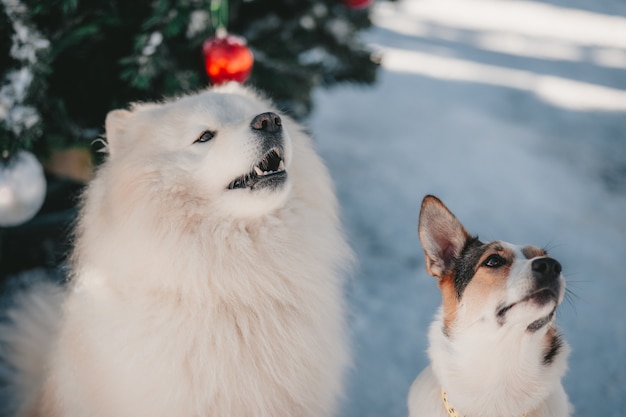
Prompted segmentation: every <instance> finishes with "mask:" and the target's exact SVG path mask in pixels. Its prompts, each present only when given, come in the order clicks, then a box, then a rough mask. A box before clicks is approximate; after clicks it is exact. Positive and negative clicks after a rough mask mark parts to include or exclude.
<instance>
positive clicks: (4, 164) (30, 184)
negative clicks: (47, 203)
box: [0, 150, 46, 227]
mask: <svg viewBox="0 0 626 417" xmlns="http://www.w3.org/2000/svg"><path fill="white" fill-rule="evenodd" d="M45 197H46V179H45V177H44V174H43V168H42V167H41V164H40V163H39V161H38V160H37V158H35V156H34V155H33V154H32V153H30V152H27V151H23V150H21V151H18V153H17V154H15V155H14V156H13V157H12V158H11V159H9V160H7V161H2V160H1V159H0V226H2V227H6V226H17V225H19V224H22V223H24V222H26V221H28V220H30V219H31V218H33V216H35V214H37V212H38V211H39V209H40V208H41V205H42V204H43V201H44V199H45Z"/></svg>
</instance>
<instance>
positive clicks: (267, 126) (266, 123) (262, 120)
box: [250, 112, 283, 133]
mask: <svg viewBox="0 0 626 417" xmlns="http://www.w3.org/2000/svg"><path fill="white" fill-rule="evenodd" d="M282 125H283V122H282V120H280V116H279V115H277V114H276V113H272V112H267V113H261V114H259V115H258V116H256V117H255V118H254V119H252V121H251V122H250V127H251V128H252V129H254V130H259V131H261V132H265V133H278V132H280V131H281V129H282Z"/></svg>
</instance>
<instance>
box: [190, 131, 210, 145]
mask: <svg viewBox="0 0 626 417" xmlns="http://www.w3.org/2000/svg"><path fill="white" fill-rule="evenodd" d="M214 136H215V132H211V131H210V130H205V131H204V132H202V134H201V135H200V137H199V138H198V139H196V140H195V142H194V143H204V142H208V141H210V140H211V139H213V137H214Z"/></svg>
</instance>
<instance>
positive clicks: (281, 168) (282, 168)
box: [278, 159, 285, 171]
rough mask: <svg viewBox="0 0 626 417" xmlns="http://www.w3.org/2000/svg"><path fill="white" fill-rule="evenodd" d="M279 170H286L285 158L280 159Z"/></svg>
mask: <svg viewBox="0 0 626 417" xmlns="http://www.w3.org/2000/svg"><path fill="white" fill-rule="evenodd" d="M278 170H279V171H284V170H285V164H284V163H283V160H282V159H281V160H280V164H278Z"/></svg>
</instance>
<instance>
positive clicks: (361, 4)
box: [341, 0, 372, 9]
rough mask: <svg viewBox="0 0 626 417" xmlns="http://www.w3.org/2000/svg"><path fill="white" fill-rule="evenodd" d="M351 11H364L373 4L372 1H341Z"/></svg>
mask: <svg viewBox="0 0 626 417" xmlns="http://www.w3.org/2000/svg"><path fill="white" fill-rule="evenodd" d="M341 2H342V3H343V4H344V5H345V6H346V7H349V8H350V9H364V8H366V7H367V6H369V5H370V4H371V3H372V0H341Z"/></svg>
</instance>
